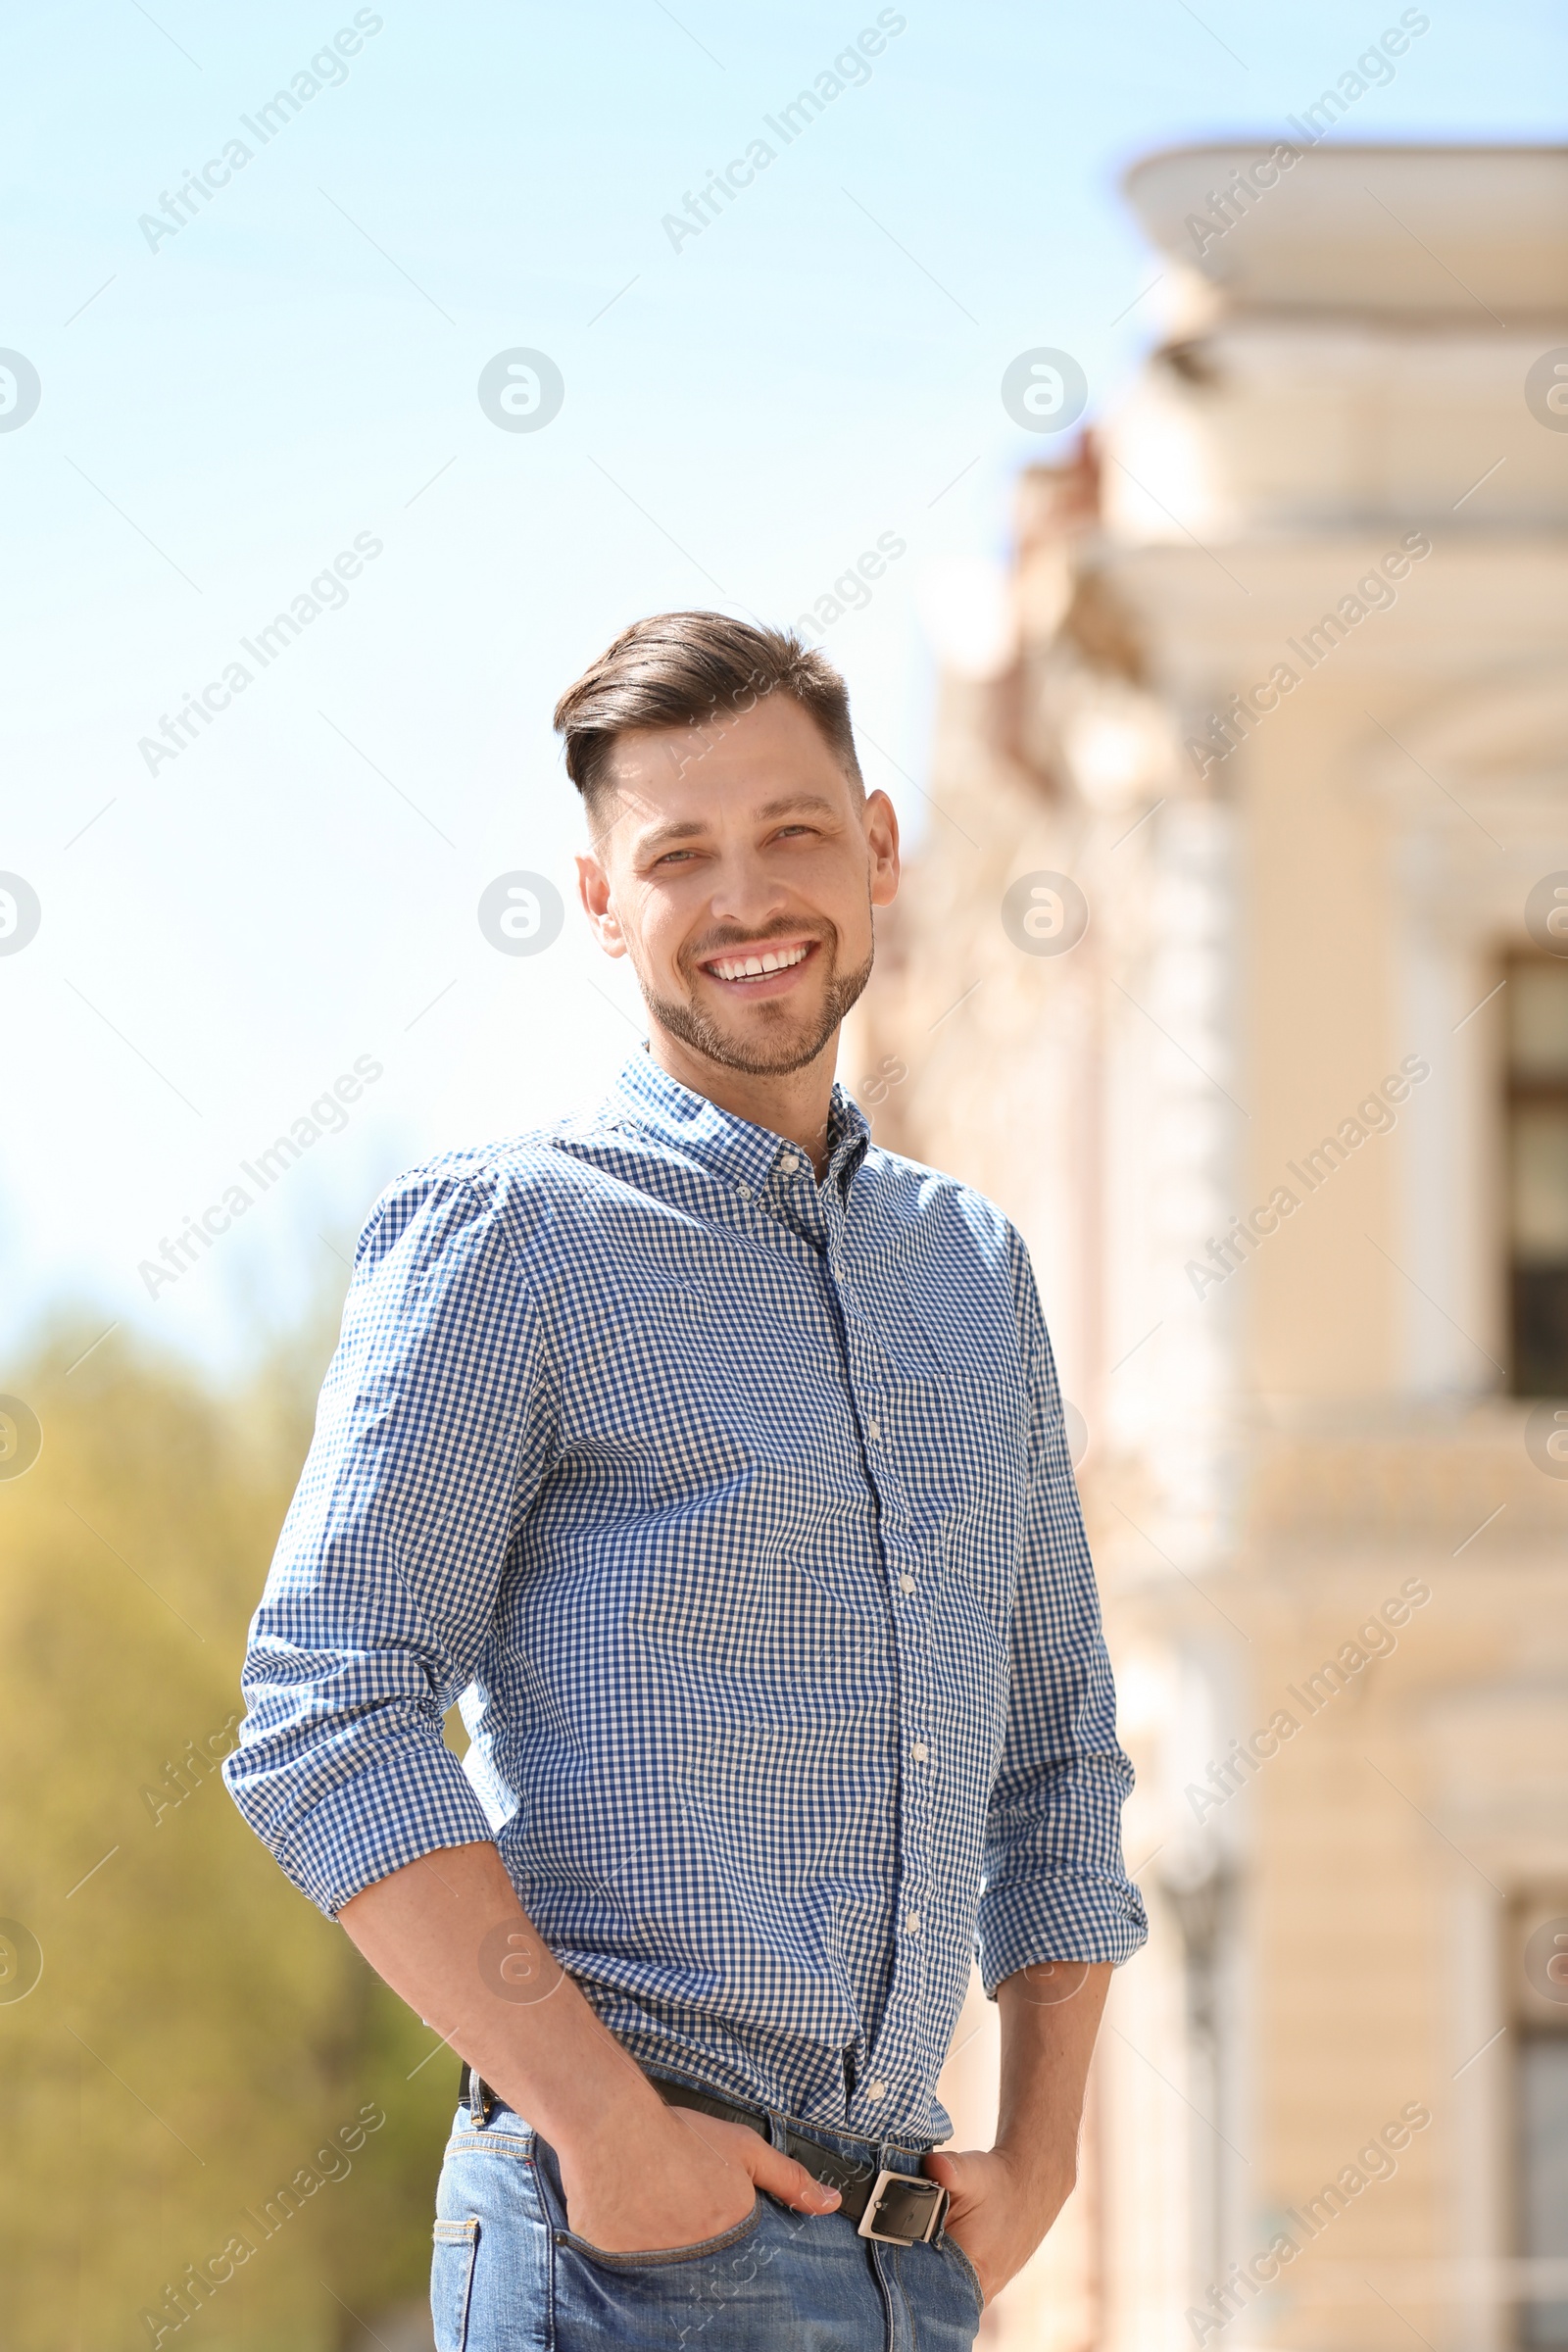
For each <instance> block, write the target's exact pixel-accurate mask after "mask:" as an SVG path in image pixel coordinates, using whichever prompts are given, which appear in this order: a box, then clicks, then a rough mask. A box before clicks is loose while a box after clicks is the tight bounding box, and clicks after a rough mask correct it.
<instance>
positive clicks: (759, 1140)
mask: <svg viewBox="0 0 1568 2352" xmlns="http://www.w3.org/2000/svg"><path fill="white" fill-rule="evenodd" d="M607 1107H608V1108H609V1110H610V1113H611V1115H612V1117H613V1116H615V1115H616V1114H617V1113H618V1114H619V1115H621V1116H623V1117H625V1118H627V1119H630V1120H631V1121H632V1122H633V1123H634V1124H635V1125H636V1126H638V1127H640V1128H641V1129H642V1130H643V1132H644V1133H645V1134H648V1135H653V1136H657V1137H658V1138H659V1140H660V1141H661V1142H662V1143H666V1144H671V1145H673V1146H674V1147H675V1149H676V1150H677V1151H679V1152H685V1153H686V1155H687V1157H688V1158H691V1159H695V1160H698V1161H700V1162H701V1164H702V1165H703V1166H704V1167H706V1168H709V1169H711V1171H712V1173H713V1174H714V1175H715V1176H719V1177H722V1178H723V1179H724V1180H725V1181H726V1182H728V1183H730V1184H735V1185H740V1184H745V1185H748V1186H749V1187H750V1188H751V1190H752V1191H753V1192H760V1191H761V1189H762V1187H763V1185H764V1184H766V1182H767V1180H768V1178H769V1176H770V1175H771V1174H772V1172H773V1169H774V1167H775V1165H776V1164H777V1162H778V1160H779V1158H780V1157H781V1156H784V1155H789V1154H791V1153H794V1154H796V1155H801V1156H804V1155H802V1154H800V1147H799V1146H798V1145H796V1144H792V1143H790V1142H789V1141H788V1139H787V1138H786V1137H784V1136H781V1135H775V1134H774V1133H773V1132H772V1130H771V1128H768V1127H757V1126H754V1125H753V1124H752V1122H751V1120H750V1119H742V1118H738V1117H737V1116H736V1114H735V1113H734V1112H733V1111H730V1110H721V1109H720V1108H719V1106H718V1104H717V1103H711V1102H710V1101H709V1100H708V1097H707V1096H706V1095H698V1094H694V1093H693V1092H692V1090H691V1088H690V1087H688V1086H682V1085H681V1084H680V1083H679V1081H678V1080H677V1079H674V1078H671V1077H670V1075H669V1073H668V1071H667V1070H664V1069H662V1068H661V1067H660V1065H659V1063H658V1062H657V1061H655V1059H654V1057H653V1055H652V1054H650V1053H649V1051H648V1048H647V1047H646V1046H639V1047H638V1048H637V1050H636V1052H635V1053H633V1054H628V1056H627V1058H626V1061H625V1062H624V1064H623V1065H622V1068H621V1071H620V1075H619V1076H618V1078H617V1079H616V1081H615V1086H614V1091H613V1095H612V1097H611V1101H610V1103H609V1105H608V1106H607ZM827 1133H828V1179H829V1180H833V1181H837V1182H838V1183H839V1184H841V1185H842V1184H845V1183H847V1182H848V1180H849V1178H850V1177H851V1176H853V1174H854V1172H855V1170H856V1168H857V1167H858V1165H859V1163H860V1159H861V1157H862V1155H863V1153H864V1152H865V1150H866V1147H867V1145H868V1144H869V1142H870V1139H871V1130H870V1128H869V1127H868V1125H867V1124H866V1120H865V1114H864V1113H863V1111H862V1110H861V1109H860V1106H859V1104H858V1103H856V1102H854V1101H853V1100H852V1099H851V1097H850V1096H848V1095H847V1094H846V1093H845V1091H844V1089H843V1087H842V1086H840V1085H839V1084H838V1083H837V1082H836V1081H835V1083H834V1087H833V1094H832V1099H831V1101H830V1103H829V1106H828V1121H827Z"/></svg>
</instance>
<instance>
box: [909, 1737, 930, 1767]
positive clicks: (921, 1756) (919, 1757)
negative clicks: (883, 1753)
mask: <svg viewBox="0 0 1568 2352" xmlns="http://www.w3.org/2000/svg"><path fill="white" fill-rule="evenodd" d="M909 1753H910V1755H911V1756H913V1758H914V1760H915V1762H916V1763H917V1764H923V1763H924V1762H925V1760H926V1758H927V1757H928V1756H929V1755H930V1753H931V1750H930V1749H929V1748H928V1747H927V1745H926V1743H925V1741H924V1740H916V1741H915V1743H914V1745H913V1747H911V1748H910V1750H909Z"/></svg>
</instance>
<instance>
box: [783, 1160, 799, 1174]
mask: <svg viewBox="0 0 1568 2352" xmlns="http://www.w3.org/2000/svg"><path fill="white" fill-rule="evenodd" d="M778 1164H779V1168H780V1170H781V1172H782V1173H783V1174H784V1175H786V1176H793V1175H794V1173H795V1171H796V1169H797V1168H798V1167H799V1166H800V1164H801V1163H800V1161H799V1160H798V1159H781V1160H780V1161H779V1163H778Z"/></svg>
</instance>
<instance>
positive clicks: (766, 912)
mask: <svg viewBox="0 0 1568 2352" xmlns="http://www.w3.org/2000/svg"><path fill="white" fill-rule="evenodd" d="M787 904H788V901H787V893H786V891H785V888H784V885H783V882H782V881H781V880H780V878H779V876H778V875H777V874H775V873H772V872H770V871H769V869H768V864H767V860H766V858H763V857H762V856H760V853H759V852H758V851H757V850H756V849H754V848H753V847H752V846H751V845H750V844H749V843H740V842H738V843H736V844H735V846H734V847H733V848H732V849H730V850H728V851H726V853H725V855H724V857H723V858H721V859H720V861H719V864H718V870H717V871H716V873H715V874H714V875H713V886H712V891H711V896H710V898H709V902H708V909H709V913H710V915H711V918H712V920H713V921H714V922H715V923H726V924H730V925H732V926H733V927H734V928H735V929H737V930H740V931H750V932H754V933H756V932H760V931H763V930H765V929H766V927H767V925H768V924H769V923H776V922H777V920H778V918H779V916H780V915H781V914H783V913H784V912H785V911H786V908H787Z"/></svg>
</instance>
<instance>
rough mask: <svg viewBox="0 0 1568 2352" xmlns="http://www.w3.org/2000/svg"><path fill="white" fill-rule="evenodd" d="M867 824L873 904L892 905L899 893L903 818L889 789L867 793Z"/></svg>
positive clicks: (866, 842) (876, 905)
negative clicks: (895, 806)
mask: <svg viewBox="0 0 1568 2352" xmlns="http://www.w3.org/2000/svg"><path fill="white" fill-rule="evenodd" d="M864 823H865V847H866V854H867V857H868V858H869V860H870V869H871V870H870V881H871V904H872V906H873V907H888V906H891V905H892V903H893V901H894V900H895V899H896V898H897V897H898V895H899V872H900V867H899V819H898V813H897V811H896V809H894V806H893V803H892V802H891V801H890V800H889V799H888V796H887V794H886V793H885V792H872V793H868V794H867V795H866V801H865V810H864Z"/></svg>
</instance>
